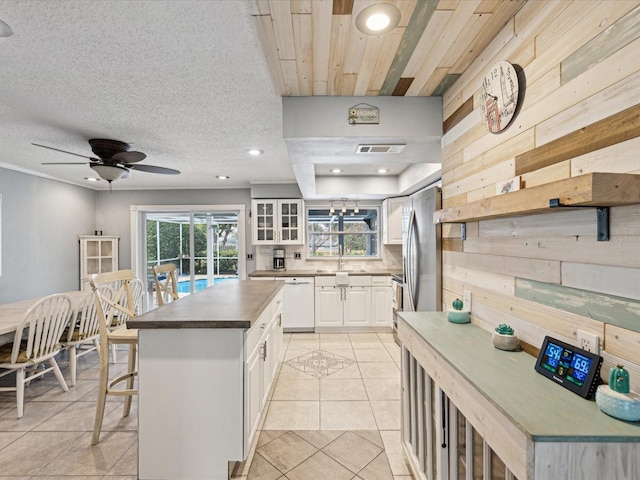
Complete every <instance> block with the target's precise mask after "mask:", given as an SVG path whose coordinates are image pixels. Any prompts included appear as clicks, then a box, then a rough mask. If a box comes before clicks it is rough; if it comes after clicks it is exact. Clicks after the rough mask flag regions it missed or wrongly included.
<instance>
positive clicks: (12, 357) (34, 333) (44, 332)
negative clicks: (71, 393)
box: [0, 294, 73, 418]
mask: <svg viewBox="0 0 640 480" xmlns="http://www.w3.org/2000/svg"><path fill="white" fill-rule="evenodd" d="M72 311H73V308H72V301H71V297H69V296H68V295H64V294H54V295H49V296H47V297H45V298H43V299H41V300H39V301H37V302H36V303H35V304H34V305H33V306H31V308H29V310H27V312H26V313H25V315H24V318H23V319H22V322H21V323H20V325H18V328H17V329H16V333H15V336H14V340H13V343H9V344H6V345H2V346H0V377H4V376H6V375H8V374H10V373H12V372H14V371H15V372H16V385H15V387H0V392H1V391H15V392H16V402H17V407H18V418H22V416H23V414H24V387H25V384H27V385H28V384H29V383H30V382H31V380H33V379H35V378H38V377H41V376H42V375H44V374H45V373H48V372H51V371H53V373H54V374H55V376H56V378H57V379H58V383H60V386H61V387H62V389H63V390H64V391H65V392H66V391H67V390H69V387H68V386H67V383H66V382H65V381H64V377H63V376H62V372H60V367H59V366H58V363H57V362H56V359H55V358H54V357H55V355H57V354H58V353H59V352H60V350H61V348H62V344H61V343H60V338H61V337H62V333H63V332H64V329H65V327H66V326H67V323H68V322H69V319H70V315H71V312H72ZM44 362H47V363H48V364H49V367H47V368H44V369H39V368H33V367H36V366H38V365H40V364H42V363H44ZM2 370H6V371H4V372H3V371H2Z"/></svg>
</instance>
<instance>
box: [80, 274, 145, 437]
mask: <svg viewBox="0 0 640 480" xmlns="http://www.w3.org/2000/svg"><path fill="white" fill-rule="evenodd" d="M89 283H90V284H91V289H92V290H93V294H94V300H95V302H96V311H97V317H98V323H99V328H100V378H99V382H98V404H97V407H96V419H95V423H94V427H93V437H92V440H91V444H92V445H95V444H97V443H98V442H99V440H100V431H101V429H102V421H103V418H104V409H105V405H106V401H107V395H117V396H124V397H126V398H125V401H124V412H123V415H122V416H123V417H126V416H128V415H129V413H130V412H131V400H132V397H133V395H137V394H138V390H137V389H136V388H134V379H135V377H136V376H137V375H138V372H137V371H136V355H137V350H138V330H136V329H130V328H127V325H126V322H127V320H128V319H129V318H131V317H135V316H136V308H137V307H138V305H137V304H136V297H135V295H134V290H137V288H138V286H137V285H138V282H137V281H136V279H135V277H134V276H133V272H132V271H131V270H119V271H115V272H109V273H100V274H94V275H92V276H91V277H90V279H89ZM103 285H108V286H111V285H119V287H118V289H117V290H116V291H115V292H114V295H113V298H105V297H103V296H102V291H101V289H100V287H101V286H103ZM140 297H141V294H140ZM114 325H118V326H114ZM112 345H128V346H129V361H128V368H127V372H126V373H124V374H123V375H119V376H117V377H116V378H114V379H111V380H110V379H109V346H112ZM121 382H126V385H125V386H124V388H114V387H116V386H118V384H120V383H121Z"/></svg>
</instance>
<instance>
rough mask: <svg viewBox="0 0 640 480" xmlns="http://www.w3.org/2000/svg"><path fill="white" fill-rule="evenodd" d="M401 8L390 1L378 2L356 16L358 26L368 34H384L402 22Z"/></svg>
mask: <svg viewBox="0 0 640 480" xmlns="http://www.w3.org/2000/svg"><path fill="white" fill-rule="evenodd" d="M400 17H401V15H400V10H398V9H397V8H396V7H394V6H393V5H389V4H388V3H376V4H374V5H369V6H368V7H367V8H365V9H363V10H362V11H361V12H360V13H359V14H358V16H357V17H356V27H357V28H358V30H360V31H361V32H362V33H365V34H367V35H383V34H385V33H388V32H390V31H391V30H393V29H394V28H396V27H397V26H398V24H399V23H400Z"/></svg>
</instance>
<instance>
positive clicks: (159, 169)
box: [127, 165, 180, 175]
mask: <svg viewBox="0 0 640 480" xmlns="http://www.w3.org/2000/svg"><path fill="white" fill-rule="evenodd" d="M127 168H130V169H132V170H140V171H141V172H149V173H162V174H165V175H178V174H179V173H180V170H174V169H173V168H165V167H156V166H155V165H127Z"/></svg>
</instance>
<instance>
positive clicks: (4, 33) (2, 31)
mask: <svg viewBox="0 0 640 480" xmlns="http://www.w3.org/2000/svg"><path fill="white" fill-rule="evenodd" d="M11 35H13V30H12V29H11V27H10V26H9V25H7V24H6V23H4V22H3V21H2V20H0V37H10V36H11Z"/></svg>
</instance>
